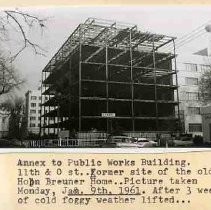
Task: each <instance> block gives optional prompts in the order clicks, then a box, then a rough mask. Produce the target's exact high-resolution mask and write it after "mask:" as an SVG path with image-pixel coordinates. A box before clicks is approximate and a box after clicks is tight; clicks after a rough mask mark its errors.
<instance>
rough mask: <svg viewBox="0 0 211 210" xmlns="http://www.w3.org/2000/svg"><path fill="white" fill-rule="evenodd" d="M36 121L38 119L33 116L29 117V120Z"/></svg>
mask: <svg viewBox="0 0 211 210" xmlns="http://www.w3.org/2000/svg"><path fill="white" fill-rule="evenodd" d="M36 119H38V120H40V117H38V118H36V117H35V116H32V117H30V120H36Z"/></svg>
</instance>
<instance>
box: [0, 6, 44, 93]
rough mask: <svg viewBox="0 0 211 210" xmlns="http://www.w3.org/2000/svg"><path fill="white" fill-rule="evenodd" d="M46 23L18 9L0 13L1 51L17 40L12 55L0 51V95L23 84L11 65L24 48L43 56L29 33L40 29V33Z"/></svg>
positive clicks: (42, 19)
mask: <svg viewBox="0 0 211 210" xmlns="http://www.w3.org/2000/svg"><path fill="white" fill-rule="evenodd" d="M46 21H47V18H41V17H38V16H36V15H32V14H29V13H27V12H23V11H20V10H19V9H14V10H2V11H0V46H1V49H3V47H2V46H5V45H6V46H7V45H9V44H8V42H11V40H12V39H15V38H17V39H18V43H17V47H16V48H17V49H16V51H15V52H14V53H11V52H9V55H8V53H7V52H5V51H4V50H3V52H2V50H1V51H0V95H2V94H6V93H9V92H10V91H11V90H12V89H15V88H18V87H19V86H20V85H21V84H22V83H23V80H22V79H20V77H19V75H18V71H17V70H16V69H15V68H14V67H13V66H12V63H13V61H14V60H15V59H16V58H17V56H19V55H20V54H21V53H22V52H23V51H24V50H25V49H26V48H28V47H29V48H31V49H32V50H33V51H34V53H35V54H36V55H45V50H44V49H43V48H42V47H41V46H40V45H39V44H38V43H36V42H35V41H34V40H32V38H31V37H30V33H29V31H30V30H32V29H35V30H36V31H37V30H39V29H40V30H41V32H42V31H43V29H44V28H45V27H46V26H45V23H46ZM14 41H17V40H14Z"/></svg>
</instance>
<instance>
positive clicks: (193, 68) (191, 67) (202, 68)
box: [185, 63, 211, 72]
mask: <svg viewBox="0 0 211 210" xmlns="http://www.w3.org/2000/svg"><path fill="white" fill-rule="evenodd" d="M185 70H186V71H194V72H197V71H200V72H205V71H210V70H211V66H210V65H205V64H198V65H197V64H194V63H185Z"/></svg>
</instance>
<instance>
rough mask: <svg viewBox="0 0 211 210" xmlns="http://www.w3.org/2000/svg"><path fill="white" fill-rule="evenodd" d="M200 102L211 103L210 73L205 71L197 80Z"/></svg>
mask: <svg viewBox="0 0 211 210" xmlns="http://www.w3.org/2000/svg"><path fill="white" fill-rule="evenodd" d="M199 95H200V100H201V101H202V102H203V103H204V104H208V103H210V102H211V73H210V72H209V71H206V72H205V73H204V74H203V75H202V76H201V78H200V80H199Z"/></svg>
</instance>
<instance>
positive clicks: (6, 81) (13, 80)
mask: <svg viewBox="0 0 211 210" xmlns="http://www.w3.org/2000/svg"><path fill="white" fill-rule="evenodd" d="M23 82H24V81H23V80H22V79H21V78H20V77H19V75H18V73H17V71H16V70H15V68H14V67H13V66H12V64H11V63H9V62H8V61H7V60H6V59H4V58H3V57H2V56H0V95H3V94H7V93H9V92H10V91H12V90H13V89H15V88H19V86H20V85H21V84H22V83H23Z"/></svg>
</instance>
